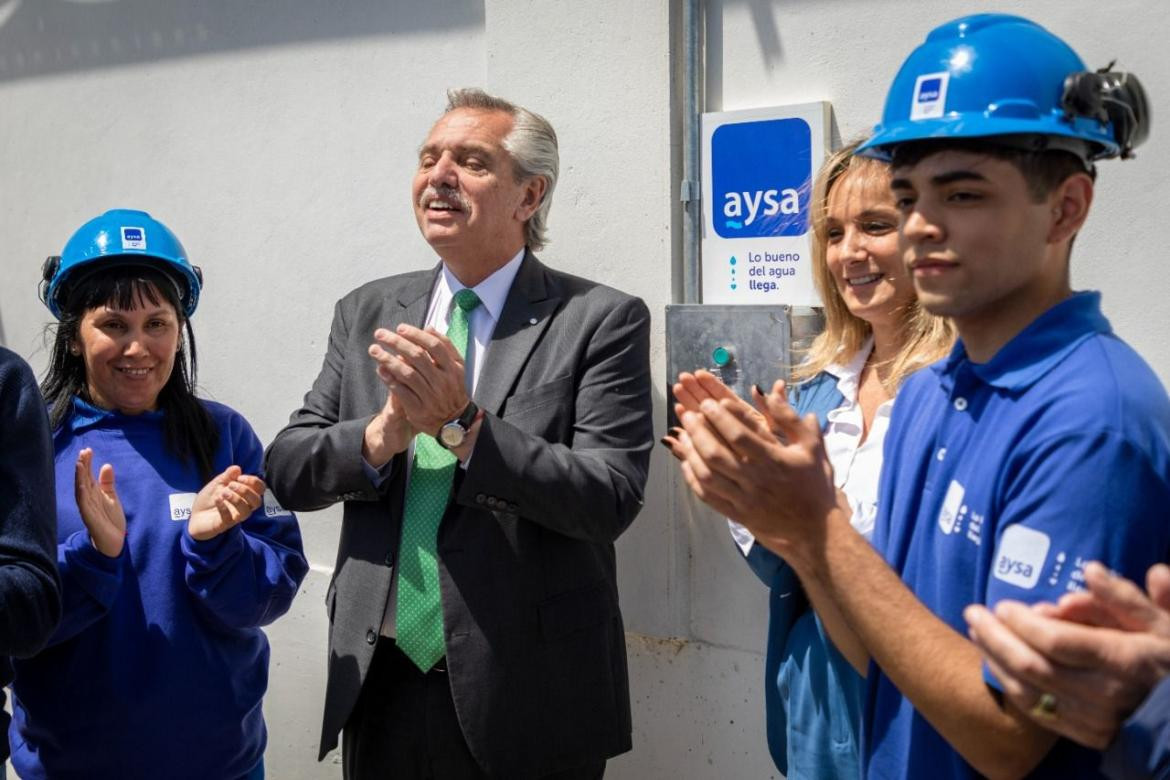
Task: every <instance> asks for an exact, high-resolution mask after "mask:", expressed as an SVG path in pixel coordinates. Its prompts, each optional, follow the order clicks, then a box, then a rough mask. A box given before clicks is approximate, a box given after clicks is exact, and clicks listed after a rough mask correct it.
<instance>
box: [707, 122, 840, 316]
mask: <svg viewBox="0 0 1170 780" xmlns="http://www.w3.org/2000/svg"><path fill="white" fill-rule="evenodd" d="M828 112H829V104H828V103H823V102H822V103H807V104H803V105H798V106H782V107H777V108H766V109H750V110H747V111H728V112H722V113H713V114H704V115H703V121H702V130H703V228H704V229H703V277H702V278H703V302H704V303H785V304H789V305H793V306H815V305H819V304H820V301H819V299H818V298H817V295H816V292H815V290H814V289H813V282H812V273H811V266H810V263H811V257H810V255H809V249H810V247H811V242H810V240H809V229H810V224H809V202H810V200H811V198H812V183H813V176H814V175H815V173H816V170H817V168H818V167H819V166H820V164H821V161H822V160H823V159H824V155H825V148H826V146H827V138H826V135H825V134H826V128H827V127H828V124H829V123H828Z"/></svg>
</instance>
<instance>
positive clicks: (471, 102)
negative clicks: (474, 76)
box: [447, 87, 561, 251]
mask: <svg viewBox="0 0 1170 780" xmlns="http://www.w3.org/2000/svg"><path fill="white" fill-rule="evenodd" d="M457 108H473V109H481V110H484V111H502V112H503V113H505V114H508V115H509V116H511V117H512V132H510V133H508V137H507V138H505V139H504V148H505V149H507V150H508V154H510V155H512V160H513V161H514V165H515V171H514V173H515V176H516V179H517V181H520V180H523V179H528V178H531V177H533V176H540V177H541V178H543V179H544V185H545V186H544V197H543V198H541V201H540V206H539V207H537V209H536V211H535V212H534V213H533V214H532V216H531V217H529V219H528V222H527V223H525V225H524V243H525V244H526V245H527V246H528V248H529V249H531V250H533V251H537V250H540V249H543V248H544V245H545V244H546V243H547V242H548V210H549V208H550V207H551V206H552V196H553V190H554V189H556V186H557V174H558V173H559V172H560V167H561V162H560V153H559V152H558V151H557V133H556V131H555V130H553V126H552V125H551V124H549V122H548V120H547V119H545V118H544V117H542V116H541V115H540V114H534V113H533V112H531V111H529V110H528V109H526V108H523V107H521V106H518V105H516V104H515V103H511V102H509V101H507V100H504V99H503V98H498V97H495V96H494V95H489V94H488V93H486V92H484V91H483V90H482V89H476V88H474V87H467V88H464V89H449V90H447V112H451V111H454V110H455V109H457Z"/></svg>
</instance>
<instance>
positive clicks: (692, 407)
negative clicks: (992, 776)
mask: <svg viewBox="0 0 1170 780" xmlns="http://www.w3.org/2000/svg"><path fill="white" fill-rule="evenodd" d="M673 390H674V397H675V400H676V401H677V403H676V404H675V414H676V415H677V416H678V419H679V422H680V423H681V426H682V427H681V428H675V429H672V431H671V433H670V434H668V435H667V436H666V437H664V438H663V443H664V444H665V445H666V446H667V447H668V448H669V449H670V451H671V453H672V454H673V455H674V457H675V458H677V459H678V460H679V462H680V463H681V465H682V473H683V477H684V478H685V479H686V482H687V485H688V486H689V487H690V489H691V490H692V491H693V492H694V493H695V495H696V496H697V497H698V498H699V499H700V500H702V501H703V502H704V503H706V504H708V505H709V506H710V507H712V508H713V509H715V510H716V511H717V512H720V513H721V514H723V515H726V516H727V517H729V518H731V519H732V520H735V521H736V522H738V523H740V524H741V525H743V526H745V527H746V528H747V529H748V530H749V531H751V532H752V534H753V535H754V536H755V537H756V539H757V540H758V541H760V543H761V544H763V545H764V546H766V547H768V548H769V549H771V550H773V551H774V552H777V553H779V554H781V555H785V556H791V555H793V554H795V553H797V552H798V551H799V550H800V549H803V548H805V547H807V546H808V545H810V544H814V543H815V542H814V540H816V539H818V538H820V536H821V534H822V533H823V531H824V526H825V518H826V517H828V515H829V514H830V513H831V512H833V511H834V510H838V509H840V510H842V511H845V513H846V514H845V516H846V518H848V510H847V509H845V508H844V507H843V506H842V503H841V502H842V501H843V498H841V497H839V496H838V492H837V490H836V487H835V486H834V483H833V469H832V467H831V466H830V465H829V460H828V456H827V455H826V454H825V448H824V442H823V441H822V439H821V431H820V426H819V425H818V424H817V420H816V417H815V416H814V415H808V416H806V417H805V418H804V419H801V417H800V416H799V415H798V414H797V413H796V410H794V409H793V408H792V406H791V405H789V403H788V398H787V394H786V391H785V385H784V382H783V381H777V382H776V383H775V385H773V387H772V391H771V392H769V393H766V394H765V393H763V392H761V390H760V389H759V388H758V387H754V388H752V400H753V402H754V404H755V406H754V407H753V406H752V404H749V403H748V402H747V401H745V400H743V399H741V398H739V397H738V396H737V395H735V393H734V392H732V391H731V390H730V389H729V388H728V387H727V386H726V385H724V384H723V383H722V382H720V381H719V380H718V379H717V378H716V377H715V375H714V374H711V373H710V372H707V371H696V372H695V373H693V374H691V373H682V374H679V379H678V383H677V384H675V385H674V387H673Z"/></svg>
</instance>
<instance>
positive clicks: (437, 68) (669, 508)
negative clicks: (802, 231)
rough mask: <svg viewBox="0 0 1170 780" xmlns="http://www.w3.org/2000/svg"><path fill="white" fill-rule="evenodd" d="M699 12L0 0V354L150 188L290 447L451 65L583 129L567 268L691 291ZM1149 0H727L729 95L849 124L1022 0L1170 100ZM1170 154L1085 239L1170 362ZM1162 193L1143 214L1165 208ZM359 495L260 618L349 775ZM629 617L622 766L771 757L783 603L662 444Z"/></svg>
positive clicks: (279, 741)
mask: <svg viewBox="0 0 1170 780" xmlns="http://www.w3.org/2000/svg"><path fill="white" fill-rule="evenodd" d="M677 5H678V4H677V2H675V3H669V4H668V3H666V2H663V0H595V2H592V3H571V2H543V3H541V2H535V1H534V0H529V1H528V2H525V1H524V0H449V1H448V2H444V3H438V4H428V5H424V4H419V3H412V2H410V1H409V0H351V2H349V3H344V4H334V3H328V4H327V3H322V2H314V0H288V1H287V2H284V3H280V4H276V3H238V2H235V1H234V0H205V1H204V2H200V3H181V2H173V1H172V2H169V3H162V2H158V0H106V1H105V2H92V1H91V2H81V0H0V237H2V238H0V343H4V344H6V345H7V346H9V347H11V348H13V349H15V350H16V351H18V352H20V353H22V354H24V355H25V356H26V357H28V358H29V359H30V361H31V362H32V363H33V364H34V367H35V368H37V369H38V370H40V369H41V368H42V367H43V366H44V362H45V353H44V348H43V340H42V336H41V328H42V326H43V324H44V323H45V321H46V319H47V313H46V312H45V311H44V309H43V308H42V307H41V306H40V304H39V302H37V300H36V298H35V287H36V282H37V279H38V272H39V267H40V261H41V260H42V259H43V258H44V257H45V256H46V255H48V254H53V253H57V252H59V251H60V248H61V246H62V244H63V243H64V240H65V238H66V237H67V236H68V234H69V231H70V230H72V229H73V228H75V227H76V226H77V225H78V224H80V223H81V222H82V221H83V220H85V219H87V218H89V217H90V216H92V215H94V214H96V213H98V212H99V211H101V210H103V209H105V208H108V207H114V206H131V207H139V208H146V209H147V210H150V211H152V212H153V213H155V215H156V216H159V217H160V218H162V219H164V220H165V221H166V222H167V223H168V224H169V225H171V227H172V228H174V230H175V231H176V232H177V233H178V234H179V235H180V236H181V237H182V239H183V241H184V242H185V244H186V246H187V248H188V250H189V251H190V253H191V255H192V258H193V259H194V261H195V262H197V263H199V264H201V265H202V266H203V267H204V271H205V274H206V278H207V287H206V293H205V297H204V299H203V301H202V304H201V307H200V311H199V313H198V315H197V317H196V320H195V326H196V330H197V331H198V334H197V335H198V337H199V344H200V347H201V357H202V361H201V364H202V368H203V371H202V373H201V384H202V386H203V388H204V390H205V392H206V393H207V394H208V395H209V396H211V397H214V398H216V399H218V400H221V401H224V402H226V403H228V404H231V405H232V406H235V407H236V408H238V409H239V410H240V411H242V412H243V413H244V414H245V415H246V416H247V417H248V418H249V419H250V420H251V421H252V423H253V425H254V426H255V428H256V430H257V432H258V433H259V434H260V436H261V438H263V439H264V440H266V441H267V440H269V439H270V438H271V437H272V435H273V434H274V433H275V432H276V431H277V430H278V429H279V428H280V426H281V425H282V424H283V423H284V421H285V419H286V418H287V415H288V413H289V411H291V410H292V409H293V408H294V407H295V406H297V404H298V403H299V400H300V397H301V395H302V394H303V392H304V391H305V390H306V389H307V387H308V385H309V383H310V382H311V380H312V378H313V377H314V376H315V375H316V372H317V369H318V367H319V365H320V359H321V355H322V353H323V349H324V343H325V337H326V334H327V333H328V327H329V319H330V315H331V308H332V304H333V302H334V300H336V298H337V297H339V296H340V295H342V294H343V293H344V292H346V291H347V290H349V289H350V288H352V287H353V286H355V285H356V284H358V283H359V282H361V281H363V280H365V279H368V278H372V277H374V276H377V275H383V274H388V273H394V272H397V271H402V270H410V269H416V268H421V267H425V266H426V265H428V264H429V263H430V262H432V258H431V257H430V255H429V254H428V253H427V251H426V246H425V244H423V242H422V241H421V239H420V238H419V237H418V235H417V231H416V229H415V227H414V224H413V219H412V217H411V213H410V209H409V205H408V188H409V179H410V175H411V171H412V166H413V158H414V151H415V148H416V147H417V145H418V143H419V142H420V141H421V139H422V138H423V136H424V135H425V132H426V130H427V128H428V127H429V125H430V123H431V121H432V120H433V119H434V118H435V116H436V115H437V113H438V112H439V110H440V109H441V106H442V102H443V89H444V88H445V87H447V86H454V85H469V84H480V85H483V86H485V87H487V88H488V89H489V90H493V91H496V92H498V93H500V94H502V95H504V96H506V97H510V98H512V99H514V100H517V101H519V102H521V103H524V104H526V105H528V106H530V107H531V108H533V109H535V110H537V111H540V112H541V113H543V114H545V115H546V116H547V117H548V118H549V119H550V120H551V121H552V122H553V124H554V125H555V126H556V128H557V130H558V133H559V135H560V140H561V150H562V180H561V183H560V185H559V187H558V191H557V194H556V198H555V201H554V205H553V210H552V218H551V229H552V236H553V242H552V244H551V245H550V246H549V248H548V249H547V250H546V251H545V252H544V253H543V256H544V258H545V259H546V260H547V261H548V262H550V263H552V264H553V265H555V266H557V267H560V268H563V269H565V270H568V271H571V272H574V273H579V274H583V275H588V276H592V277H594V278H598V279H601V280H604V281H606V282H608V283H610V284H613V285H615V286H617V287H620V288H623V289H625V290H628V291H630V292H632V293H635V294H637V295H640V296H642V297H643V298H645V299H646V301H647V303H648V304H649V305H650V307H651V310H652V311H653V312H654V314H655V325H654V335H653V346H652V351H653V360H654V372H655V398H656V404H657V406H656V422H657V425H658V427H659V429H660V430H659V433H661V428H662V425H663V422H662V421H663V408H662V405H663V396H664V390H665V387H664V385H665V376H664V372H665V367H664V360H663V345H664V335H663V331H662V316H661V315H662V311H663V307H664V305H665V304H666V303H667V302H669V300H670V291H671V289H672V287H674V288H675V289H677V285H678V278H677V273H676V270H675V269H676V263H677V258H678V252H679V246H678V236H679V220H678V209H677V205H676V200H677V185H676V183H675V182H676V181H677V178H678V170H679V166H678V150H677V142H678V129H677V121H678V108H677V95H678V83H677V79H678V77H679V73H680V62H679V58H680V55H679V52H680V51H681V48H680V47H679V45H678V42H679V41H680V40H681V39H680V37H679V30H678V28H677V26H678V20H679V19H678V17H679V13H678V7H677ZM1150 8H1151V6H1150V5H1149V4H1148V3H1139V2H1136V1H1135V0H1130V1H1129V2H1118V3H1112V4H1098V3H1089V2H1087V0H1063V1H1059V2H1058V0H1032V1H1031V2H1028V3H1023V2H1014V3H1007V2H1005V3H998V4H995V5H994V6H992V5H990V4H983V3H970V2H966V3H960V2H955V1H954V0H931V2H926V0H901V1H900V2H897V3H894V2H872V0H870V1H868V2H867V1H866V0H836V1H835V2H833V3H802V2H791V1H790V2H772V3H768V2H752V1H750V0H723V2H719V1H718V0H711V1H710V2H709V3H708V23H707V38H708V55H709V57H708V68H707V90H708V108H709V109H710V110H721V109H732V108H744V107H750V106H757V105H771V104H782V103H799V102H807V101H810V100H829V101H831V102H832V103H833V105H834V108H835V111H836V122H837V126H838V129H839V135H840V136H841V137H846V138H848V137H851V136H854V135H857V134H859V133H862V132H863V131H864V130H866V129H867V128H868V127H869V126H870V125H871V124H872V123H873V122H874V121H875V119H876V118H877V116H878V113H879V112H880V108H881V104H882V101H883V98H884V92H885V88H886V86H887V84H888V81H889V80H890V78H891V77H892V76H893V73H894V71H895V70H896V68H897V65H898V64H899V63H900V61H901V59H902V58H903V57H904V56H905V54H906V53H908V51H909V49H910V48H911V47H912V45H914V43H916V42H917V41H918V40H920V39H921V37H922V36H923V35H925V33H926V32H927V30H928V29H929V27H931V26H932V25H933V24H935V23H937V22H941V21H944V20H946V19H948V18H950V17H953V16H957V15H959V14H962V13H967V12H970V11H972V10H974V9H979V10H1005V11H1012V10H1014V11H1018V12H1021V13H1026V14H1028V15H1031V16H1033V17H1034V18H1037V19H1038V20H1040V21H1042V22H1043V23H1044V24H1046V25H1048V26H1049V27H1050V28H1051V29H1053V30H1054V31H1056V32H1057V33H1059V34H1061V35H1063V36H1064V37H1066V38H1067V39H1068V40H1069V41H1070V43H1072V44H1073V46H1074V47H1075V48H1077V49H1078V50H1079V51H1080V52H1081V53H1082V55H1083V56H1084V57H1085V58H1086V59H1087V60H1088V63H1089V64H1090V65H1091V66H1097V65H1102V64H1104V63H1105V62H1107V61H1108V60H1109V59H1110V58H1111V57H1112V56H1115V55H1119V56H1120V57H1121V61H1120V65H1121V66H1122V67H1124V68H1126V69H1130V70H1133V71H1134V72H1136V73H1138V74H1140V75H1141V77H1142V78H1143V80H1144V81H1145V83H1146V86H1147V88H1148V90H1149V91H1150V93H1151V95H1152V96H1153V97H1154V99H1155V101H1156V100H1157V98H1158V96H1159V95H1167V94H1170V68H1167V67H1166V65H1167V55H1166V54H1164V53H1163V52H1164V47H1162V46H1161V45H1160V41H1159V40H1158V39H1157V38H1156V37H1155V36H1156V32H1155V30H1156V29H1157V28H1158V25H1157V24H1155V23H1152V22H1153V20H1152V19H1151V16H1152V14H1153V11H1151V10H1150ZM1168 156H1170V152H1168V151H1167V146H1166V144H1165V143H1163V142H1161V141H1160V136H1159V135H1157V134H1155V136H1154V138H1153V140H1152V141H1151V142H1150V143H1149V144H1148V145H1147V147H1145V148H1143V149H1141V150H1140V151H1139V158H1138V160H1137V161H1134V162H1129V163H1106V164H1105V165H1103V166H1102V176H1101V185H1100V187H1099V188H1098V203H1097V204H1096V206H1095V209H1094V215H1093V217H1092V219H1091V220H1090V224H1089V226H1088V227H1087V228H1086V230H1085V232H1084V234H1083V235H1082V237H1081V239H1080V240H1079V241H1078V247H1077V252H1076V254H1075V258H1074V278H1075V281H1076V283H1077V284H1078V286H1083V287H1097V288H1100V289H1103V290H1104V291H1105V303H1106V310H1107V312H1108V313H1109V315H1110V316H1111V317H1112V319H1113V320H1114V323H1115V325H1116V326H1117V328H1118V330H1119V331H1120V332H1121V333H1122V334H1123V335H1124V336H1125V337H1126V338H1128V339H1130V340H1131V341H1132V342H1133V343H1134V344H1135V345H1136V346H1137V347H1138V349H1139V350H1141V351H1142V352H1143V353H1144V354H1145V355H1146V356H1147V358H1148V359H1149V360H1150V362H1151V363H1152V364H1153V365H1154V367H1155V369H1156V370H1157V371H1158V373H1159V374H1160V375H1161V376H1162V377H1163V380H1164V381H1165V380H1167V379H1170V344H1168V343H1167V342H1166V340H1165V339H1164V338H1163V337H1161V335H1162V334H1163V333H1165V332H1167V330H1168V326H1170V302H1168V299H1167V296H1166V295H1165V293H1164V291H1165V290H1166V286H1165V285H1164V284H1160V283H1159V281H1158V280H1159V279H1160V276H1159V273H1160V272H1161V270H1162V269H1161V268H1160V263H1159V259H1160V256H1161V255H1162V254H1164V252H1163V251H1162V250H1161V248H1160V244H1159V242H1158V239H1157V237H1158V236H1160V231H1159V229H1158V221H1159V219H1160V216H1159V215H1158V214H1157V212H1156V211H1155V208H1154V207H1153V206H1155V205H1157V204H1163V203H1168V202H1170V184H1167V182H1166V181H1165V180H1164V178H1163V177H1161V176H1158V175H1156V174H1155V171H1160V170H1167V169H1168V165H1167V164H1168V163H1170V159H1168ZM1147 204H1149V205H1147ZM338 517H339V513H338V512H335V511H328V512H322V513H315V514H312V515H304V516H302V518H301V519H302V525H303V529H304V533H305V537H306V546H307V549H308V551H309V556H310V558H311V561H312V563H313V565H314V571H313V573H311V574H310V575H309V577H308V579H307V580H306V583H305V587H304V593H303V594H302V595H301V596H300V597H299V598H298V600H297V601H296V602H295V603H294V605H293V608H292V610H291V612H290V614H289V615H288V616H287V617H285V618H284V619H283V620H281V621H279V622H278V623H277V624H276V625H275V626H273V627H272V628H271V630H270V631H269V635H270V636H271V638H272V641H273V666H272V683H271V688H270V693H269V696H268V699H267V710H268V717H269V723H270V730H271V747H270V749H269V753H268V763H269V769H270V772H269V773H270V776H271V777H274V778H295V779H298V780H299V779H300V778H336V777H339V776H340V772H339V768H338V766H337V764H336V762H335V761H334V760H331V759H327V760H326V762H325V763H324V764H316V763H315V762H314V758H315V755H316V749H317V730H318V726H319V713H320V703H321V697H322V687H323V671H324V662H325V647H324V637H325V625H324V614H323V609H322V604H321V599H322V596H323V592H324V585H325V582H326V578H327V572H328V570H329V567H331V566H332V563H333V556H334V551H335V544H336V533H337V521H338ZM619 553H620V578H621V589H622V604H623V609H624V612H625V615H626V620H627V627H628V628H629V630H630V632H631V635H630V639H629V647H630V651H631V675H632V681H631V682H632V695H633V701H634V721H635V749H634V751H633V752H632V753H630V754H629V755H627V756H623V757H621V758H619V759H617V760H615V761H614V762H612V764H611V771H610V776H611V777H617V778H638V779H639V780H642V779H647V780H652V779H654V778H676V777H685V778H727V777H735V778H741V777H742V778H762V777H769V776H773V775H775V774H776V773H775V771H774V770H773V769H772V768H771V764H770V761H769V760H768V757H767V751H766V749H765V746H764V739H763V726H762V692H761V685H760V682H761V680H760V678H761V676H762V675H761V667H762V656H761V655H760V651H761V649H762V647H763V641H764V628H765V625H764V624H765V619H766V617H765V616H766V612H765V600H764V594H763V590H762V588H761V587H759V586H758V585H756V583H755V582H754V580H753V579H752V578H751V576H750V575H749V574H748V573H747V570H746V568H745V567H744V566H743V565H742V564H741V563H739V561H738V560H737V559H736V557H737V556H736V554H735V553H734V551H733V550H732V548H731V546H730V544H729V542H728V539H727V538H726V533H725V531H724V528H723V526H722V525H721V523H720V522H719V521H718V519H717V518H714V517H712V516H711V515H710V513H708V512H706V511H705V510H703V509H701V508H699V507H696V506H695V505H694V504H693V502H691V501H690V499H689V498H688V497H687V495H686V492H685V490H684V489H683V487H682V486H681V484H680V481H679V480H678V479H677V478H676V475H675V472H674V470H673V467H672V465H671V464H670V463H668V459H667V457H666V453H665V452H663V451H660V452H657V453H656V454H655V459H654V463H653V468H652V472H651V484H650V487H649V488H648V496H647V506H646V509H645V511H644V512H643V514H642V516H641V517H640V518H639V520H638V522H637V523H635V525H634V526H633V527H632V528H631V529H630V531H629V532H628V533H627V534H626V535H625V537H624V538H623V539H622V541H621V543H620V545H619Z"/></svg>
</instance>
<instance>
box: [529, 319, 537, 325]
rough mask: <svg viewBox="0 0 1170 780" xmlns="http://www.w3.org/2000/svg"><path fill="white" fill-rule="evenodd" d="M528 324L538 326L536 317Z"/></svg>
mask: <svg viewBox="0 0 1170 780" xmlns="http://www.w3.org/2000/svg"><path fill="white" fill-rule="evenodd" d="M528 324H529V325H535V324H536V317H533V318H532V319H530V320H528Z"/></svg>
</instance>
